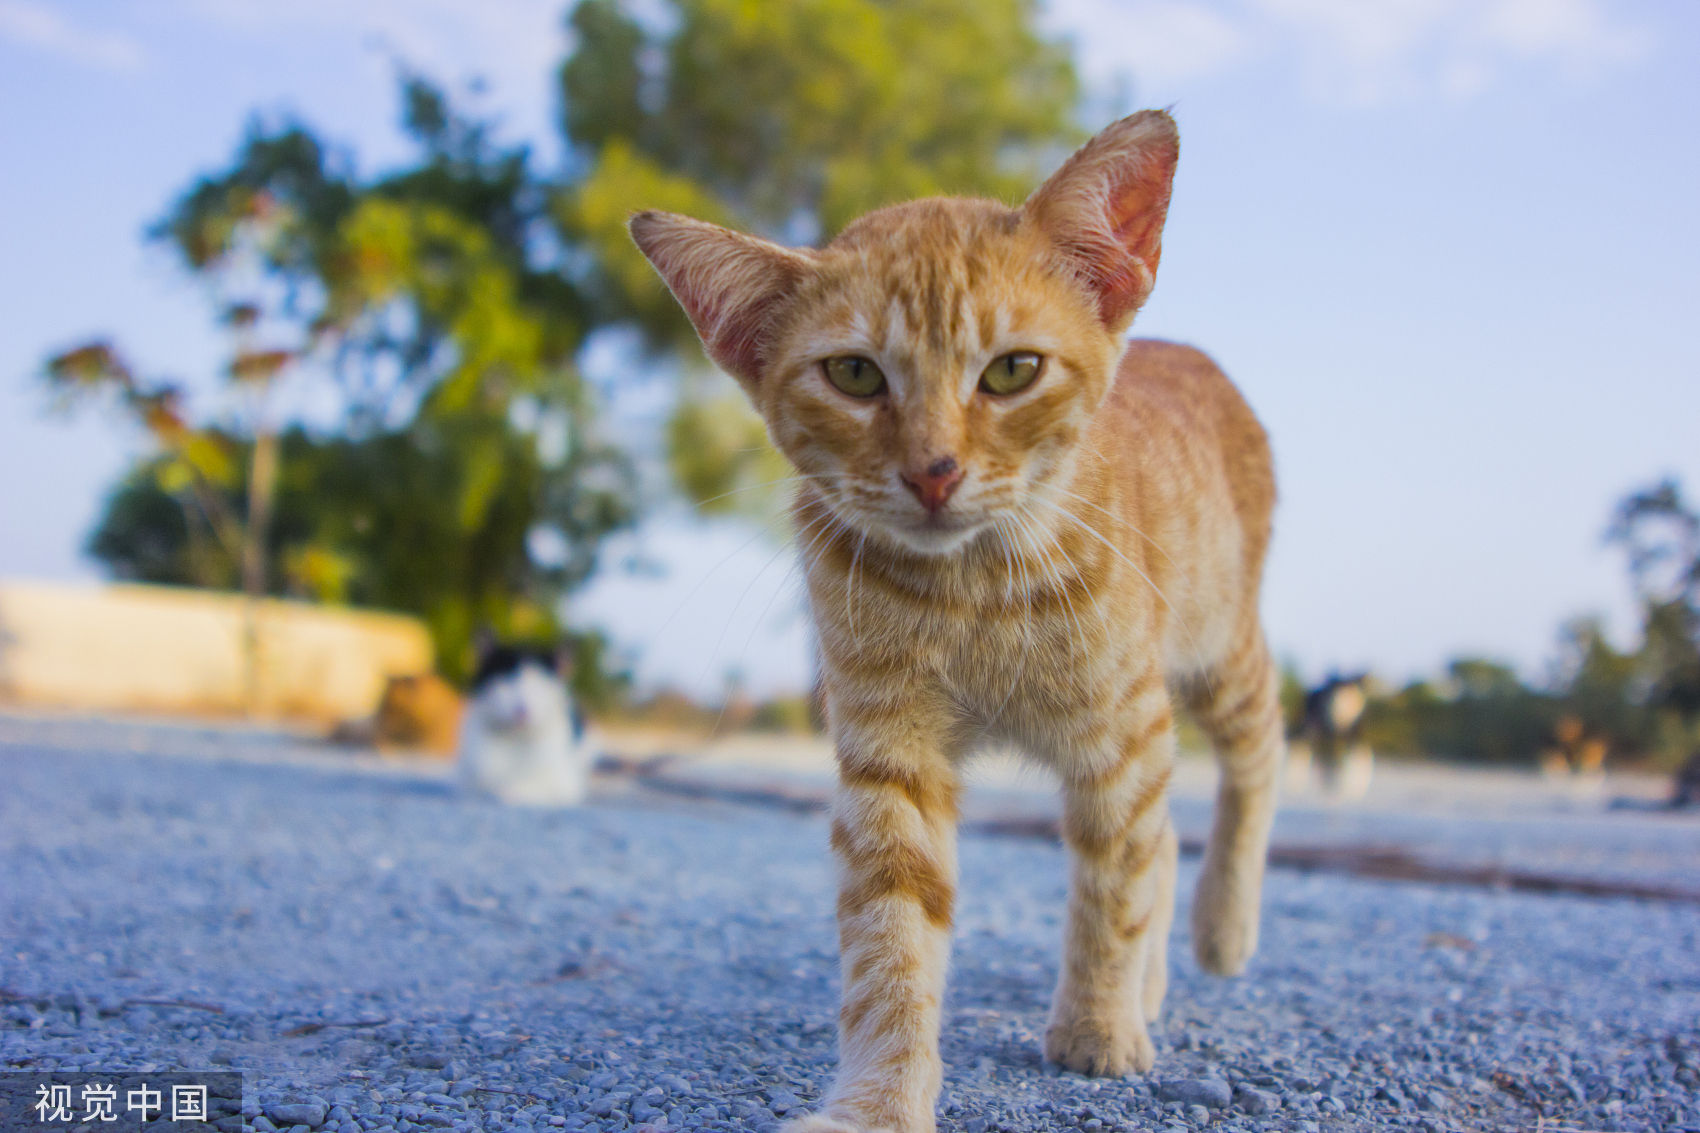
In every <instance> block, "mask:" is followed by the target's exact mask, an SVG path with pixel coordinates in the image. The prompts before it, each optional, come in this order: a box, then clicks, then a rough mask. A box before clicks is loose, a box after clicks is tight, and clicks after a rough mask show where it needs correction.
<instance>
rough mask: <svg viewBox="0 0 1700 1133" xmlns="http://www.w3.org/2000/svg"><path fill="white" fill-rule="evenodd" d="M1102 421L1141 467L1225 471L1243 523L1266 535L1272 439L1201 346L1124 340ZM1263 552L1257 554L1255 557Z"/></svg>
mask: <svg viewBox="0 0 1700 1133" xmlns="http://www.w3.org/2000/svg"><path fill="white" fill-rule="evenodd" d="M1103 417H1104V424H1105V426H1106V427H1108V428H1109V429H1111V430H1113V431H1115V432H1116V433H1118V434H1121V435H1122V436H1125V437H1128V438H1129V439H1133V438H1137V443H1135V444H1132V445H1130V446H1128V449H1127V450H1126V451H1130V452H1133V453H1138V454H1142V455H1144V456H1146V457H1147V459H1146V460H1145V461H1143V462H1142V467H1141V469H1140V471H1141V472H1142V473H1143V474H1144V475H1146V476H1148V477H1150V476H1161V475H1162V474H1163V472H1164V471H1166V470H1167V471H1171V472H1180V471H1181V470H1183V469H1185V470H1191V471H1193V472H1194V473H1195V474H1202V475H1214V474H1220V475H1223V476H1224V477H1225V479H1226V486H1227V488H1228V490H1229V492H1230V494H1231V495H1232V497H1233V504H1234V511H1235V512H1236V513H1237V514H1238V516H1239V518H1240V521H1241V524H1242V526H1244V527H1246V528H1248V529H1249V531H1248V533H1249V532H1250V531H1255V532H1259V533H1261V538H1259V539H1258V542H1259V543H1260V544H1261V543H1262V542H1264V541H1266V540H1267V538H1268V528H1269V515H1270V513H1271V512H1272V511H1273V510H1274V506H1275V471H1274V462H1273V458H1272V456H1271V454H1270V450H1269V437H1268V434H1267V433H1265V432H1264V430H1263V426H1262V425H1261V424H1260V423H1259V422H1258V420H1257V416H1256V414H1254V413H1253V412H1252V411H1251V406H1249V405H1248V404H1246V400H1245V398H1244V397H1243V396H1241V394H1240V391H1239V389H1238V388H1236V387H1235V385H1234V383H1233V382H1232V381H1231V380H1230V379H1229V378H1228V375H1227V374H1225V373H1223V372H1222V368H1221V367H1220V366H1218V365H1216V363H1215V362H1214V361H1213V360H1212V359H1211V358H1210V356H1209V355H1207V354H1205V353H1204V352H1203V351H1202V350H1199V349H1197V348H1196V347H1192V346H1185V345H1182V344H1181V343H1177V342H1165V341H1163V340H1161V339H1154V338H1136V339H1134V340H1133V341H1132V342H1130V343H1129V344H1128V348H1127V353H1126V354H1124V355H1123V356H1122V361H1121V365H1120V367H1119V368H1118V369H1117V371H1116V381H1115V385H1114V386H1113V387H1112V388H1111V391H1110V397H1109V400H1108V402H1107V404H1106V405H1105V406H1104V412H1103ZM1259 557H1261V555H1260V556H1259Z"/></svg>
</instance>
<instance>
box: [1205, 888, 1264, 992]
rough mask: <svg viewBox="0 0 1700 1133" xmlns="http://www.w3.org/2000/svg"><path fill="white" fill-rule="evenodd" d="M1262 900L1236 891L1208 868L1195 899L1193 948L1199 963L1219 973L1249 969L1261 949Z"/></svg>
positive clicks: (1236, 973)
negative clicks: (1259, 917) (1258, 945)
mask: <svg viewBox="0 0 1700 1133" xmlns="http://www.w3.org/2000/svg"><path fill="white" fill-rule="evenodd" d="M1257 920H1258V901H1257V898H1256V896H1255V895H1253V896H1251V897H1246V896H1245V895H1244V894H1240V893H1236V892H1235V889H1234V887H1233V886H1231V885H1227V884H1224V883H1222V882H1220V880H1219V879H1217V878H1216V876H1215V874H1214V872H1213V871H1210V870H1206V872H1205V874H1204V876H1203V877H1202V878H1200V879H1199V883H1198V895H1197V896H1196V897H1195V898H1194V899H1193V902H1192V951H1193V955H1194V956H1196V957H1197V958H1198V966H1199V967H1201V968H1203V969H1204V970H1205V971H1207V972H1211V973H1213V974H1215V975H1218V976H1237V975H1239V974H1240V973H1241V972H1243V971H1245V966H1246V964H1247V963H1248V962H1249V961H1250V960H1251V957H1252V953H1254V952H1256V951H1257Z"/></svg>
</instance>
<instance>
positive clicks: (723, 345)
mask: <svg viewBox="0 0 1700 1133" xmlns="http://www.w3.org/2000/svg"><path fill="white" fill-rule="evenodd" d="M629 227H630V230H631V234H632V240H633V241H635V242H636V243H637V246H638V248H639V249H640V250H641V251H642V252H643V254H644V255H645V256H647V257H648V258H649V262H650V263H652V264H654V265H655V270H656V271H658V272H660V273H661V278H662V279H664V280H666V282H667V288H668V290H670V291H672V292H673V297H674V298H675V299H677V300H678V301H679V305H680V306H681V307H683V308H684V309H685V314H686V315H688V316H690V320H691V325H692V326H694V327H695V328H696V332H697V337H698V338H700V339H702V344H703V347H704V348H705V349H706V350H707V351H708V356H709V357H710V358H712V359H714V362H715V364H716V365H718V366H719V367H720V368H721V369H723V370H725V371H726V372H727V373H729V374H731V375H732V376H733V377H735V378H737V379H738V380H739V381H740V382H742V383H744V385H745V386H746V387H748V388H751V389H753V388H754V387H755V386H756V385H758V384H759V383H760V381H761V376H762V371H763V369H764V368H765V366H766V364H767V362H768V348H769V346H770V345H771V343H770V341H769V340H770V338H771V335H772V332H773V330H774V323H775V320H776V317H777V315H778V314H779V311H780V309H781V308H782V307H783V306H784V303H785V300H786V299H787V298H788V297H789V296H790V295H791V294H793V293H794V291H795V289H796V286H797V283H798V281H799V280H801V279H802V277H803V273H804V272H805V271H806V270H807V269H808V262H809V261H808V258H807V257H806V256H805V255H804V254H803V253H801V252H796V251H793V250H792V249H790V248H782V247H780V246H779V245H778V244H770V243H768V242H767V241H766V240H759V239H757V238H756V237H754V236H746V235H744V234H743V233H741V232H733V231H732V230H731V229H729V228H722V227H720V226H719V225H718V224H708V223H706V222H705V221H701V220H692V219H691V218H690V217H688V216H679V215H677V214H675V213H670V212H640V213H638V214H637V215H636V216H634V217H632V219H631V221H630V223H629Z"/></svg>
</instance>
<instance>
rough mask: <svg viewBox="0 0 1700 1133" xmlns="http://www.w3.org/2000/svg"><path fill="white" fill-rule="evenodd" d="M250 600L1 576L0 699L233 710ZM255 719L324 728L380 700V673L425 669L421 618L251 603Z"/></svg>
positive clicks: (191, 711)
mask: <svg viewBox="0 0 1700 1133" xmlns="http://www.w3.org/2000/svg"><path fill="white" fill-rule="evenodd" d="M248 625H249V619H248V602H247V600H246V599H245V598H243V597H242V596H240V595H237V594H222V593H213V592H209V591H201V590H187V589H177V588H174V587H164V586H130V585H114V586H78V585H61V584H53V583H25V582H0V702H9V703H12V704H21V705H31V706H40V707H54V708H71V709H81V710H86V711H98V712H155V713H170V714H174V715H179V714H186V715H214V716H236V715H242V714H243V713H244V712H245V710H246V708H247V703H248V699H249V697H248V667H247V665H246V664H245V656H246V650H245V647H244V643H245V641H246V639H247V627H248ZM253 625H254V626H255V629H256V633H257V641H258V649H257V651H256V655H257V658H258V664H257V666H256V668H255V674H256V678H257V679H256V682H255V689H256V692H257V697H256V700H257V704H256V708H257V714H258V715H260V716H262V717H266V718H271V719H286V720H296V721H300V722H304V723H315V724H321V723H328V722H331V721H334V720H340V719H345V718H348V717H353V716H361V715H365V714H367V713H370V712H371V711H373V710H374V709H375V708H376V707H377V703H378V697H379V695H380V693H381V692H382V690H383V685H384V680H385V678H386V677H389V676H391V675H400V674H406V673H421V672H425V671H427V670H429V669H430V668H431V641H430V637H429V635H428V634H427V633H426V631H425V627H424V625H423V624H422V623H420V622H419V621H418V620H417V619H414V618H410V617H406V616H403V615H399V614H380V613H370V612H364V611H356V610H339V609H334V608H328V607H324V606H310V605H307V604H305V603H300V602H286V601H279V600H274V599H266V600H264V601H261V602H259V603H257V604H256V606H255V608H254V620H253Z"/></svg>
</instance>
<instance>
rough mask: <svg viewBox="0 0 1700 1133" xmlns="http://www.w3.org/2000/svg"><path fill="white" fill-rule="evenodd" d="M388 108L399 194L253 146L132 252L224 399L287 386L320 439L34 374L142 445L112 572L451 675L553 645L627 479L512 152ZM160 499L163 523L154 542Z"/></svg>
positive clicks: (303, 149) (281, 147)
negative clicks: (96, 401)
mask: <svg viewBox="0 0 1700 1133" xmlns="http://www.w3.org/2000/svg"><path fill="white" fill-rule="evenodd" d="M403 95H404V101H405V108H406V114H405V121H406V125H407V128H408V130H409V133H410V135H411V136H412V137H413V139H414V141H415V142H416V143H417V146H418V161H417V162H416V163H414V164H413V165H410V166H409V167H407V168H405V169H403V170H402V171H400V172H398V173H394V174H391V175H388V176H383V177H379V178H375V179H372V180H370V181H361V180H359V179H358V178H356V177H355V176H354V175H353V174H352V173H351V172H350V171H349V170H348V168H347V167H346V163H343V162H341V161H339V160H337V159H336V158H335V157H334V156H332V155H331V154H330V153H329V151H328V150H327V149H326V147H325V146H324V145H323V144H322V143H321V142H319V141H318V139H317V138H316V137H315V136H314V135H313V134H312V132H311V131H309V130H308V129H306V128H305V127H302V126H300V125H296V124H286V125H284V126H282V127H281V128H276V129H268V128H266V127H264V126H262V125H259V124H256V125H255V126H253V127H251V128H250V131H249V135H248V137H247V138H246V139H245V140H244V142H243V144H242V145H241V147H240V148H239V149H238V151H237V154H236V156H235V159H234V160H233V162H232V164H231V165H230V166H229V167H228V168H227V169H225V170H224V171H222V172H220V173H218V174H216V175H213V176H210V177H205V178H202V179H201V180H199V181H197V182H196V183H195V184H194V185H193V186H191V188H190V189H189V190H187V191H186V192H185V193H184V194H183V195H182V196H181V197H180V198H179V199H178V201H177V202H176V203H175V204H174V206H173V207H172V209H171V210H170V211H169V213H168V214H167V216H166V218H165V219H164V220H162V221H161V222H160V224H159V225H158V226H157V227H156V228H155V229H154V231H153V235H154V236H155V237H156V238H158V239H161V240H163V241H165V242H166V243H167V244H168V245H169V246H170V247H171V248H172V249H173V250H174V251H175V252H176V253H177V254H178V255H179V257H180V258H181V260H182V262H183V263H184V265H185V266H186V267H187V268H188V269H189V270H190V271H191V272H192V273H193V274H194V275H195V276H196V277H197V278H199V279H201V280H203V281H205V282H206V283H207V285H208V288H209V292H210V293H211V295H212V299H213V303H214V307H215V311H216V312H217V313H218V314H219V315H220V317H221V319H222V320H223V321H224V322H225V323H226V324H227V325H229V326H230V327H231V328H232V330H233V334H235V335H236V338H237V342H236V349H235V350H234V351H233V355H232V362H231V365H230V368H229V370H230V376H231V377H232V378H233V379H235V382H236V385H237V389H238V390H239V391H249V392H252V391H258V392H259V393H269V392H270V389H271V386H272V385H273V384H275V382H276V381H277V379H278V377H279V376H280V375H281V374H282V373H283V372H284V371H285V368H286V367H292V368H293V370H294V372H295V374H296V375H297V376H296V377H295V378H294V379H292V380H296V381H306V382H315V383H317V387H318V388H316V389H315V390H314V391H313V392H316V393H317V394H318V395H320V398H321V401H328V402H329V403H330V404H331V405H333V406H334V407H335V408H334V412H332V413H331V414H330V417H331V420H330V421H329V422H328V423H326V424H323V425H321V426H320V427H318V428H316V429H309V428H307V427H305V426H301V425H297V426H295V427H293V428H291V429H289V430H288V431H280V429H279V427H278V425H279V423H278V421H277V420H276V418H275V417H274V416H273V415H272V413H271V412H270V411H269V410H268V407H267V406H266V405H265V404H264V403H263V399H261V398H259V397H253V396H251V397H250V404H249V407H248V412H246V413H238V414H234V415H232V414H224V415H222V420H220V419H219V417H218V415H214V423H213V424H209V425H193V424H191V423H190V422H189V420H188V418H187V414H186V412H185V410H184V405H185V402H186V395H185V393H184V391H183V387H182V386H180V385H167V384H164V383H161V384H159V385H158V386H157V387H152V386H145V385H143V384H141V383H138V382H137V381H136V380H135V379H134V378H133V377H131V376H130V372H129V369H128V367H127V366H125V365H124V364H123V363H122V362H121V361H120V360H118V358H117V355H116V354H115V352H113V351H112V349H111V348H110V347H108V346H106V345H105V344H101V343H94V344H90V345H88V346H86V347H80V348H78V349H76V350H73V351H69V352H67V353H66V354H63V355H61V356H59V357H57V358H55V359H53V360H51V361H50V362H49V364H48V374H49V377H50V379H52V380H53V382H54V384H55V385H56V387H57V388H58V389H59V390H61V391H63V392H70V391H75V390H79V389H86V388H96V387H104V388H116V389H119V390H120V391H121V393H122V396H123V398H124V401H125V404H127V405H130V406H131V407H132V409H133V410H134V411H135V412H136V413H137V415H138V416H140V417H141V418H142V419H143V420H144V421H145V422H146V423H147V424H148V425H149V431H150V432H151V433H152V435H153V436H154V437H155V439H156V441H157V442H158V445H157V446H156V451H154V452H152V453H150V454H148V455H147V456H146V457H144V459H143V461H142V463H141V464H140V465H139V466H138V467H137V468H136V469H134V470H132V472H131V473H130V474H129V475H128V476H127V477H126V479H125V481H124V482H123V484H122V485H121V486H120V488H119V490H118V491H116V492H115V493H114V495H113V496H112V498H111V499H110V501H109V504H108V509H107V513H106V515H105V517H104V518H103V519H102V521H101V524H100V526H99V528H98V529H97V531H96V533H95V535H94V537H93V538H92V539H91V543H90V549H91V551H93V552H94V553H95V554H97V555H98V556H99V557H101V558H102V559H103V560H105V561H106V562H108V563H109V564H110V565H112V567H113V569H114V570H115V572H116V573H119V574H120V575H122V576H129V577H136V578H147V579H150V580H153V581H173V582H180V583H189V584H195V585H228V584H229V582H230V581H231V579H232V578H233V577H240V578H242V579H243V580H244V581H245V584H246V585H247V587H248V589H249V590H250V592H254V593H258V592H272V593H295V594H300V595H304V596H308V597H312V598H316V599H319V600H325V601H355V602H362V603H367V604H372V605H378V606H385V607H390V608H394V609H400V610H406V611H410V612H413V613H417V614H419V615H421V616H422V617H424V619H425V620H426V622H427V624H428V625H429V626H430V628H431V631H432V635H433V639H434V641H435V643H436V646H437V651H438V661H439V665H440V667H441V668H442V669H443V670H444V671H445V672H446V673H447V674H449V675H450V676H463V675H464V670H465V666H466V664H467V662H468V655H467V645H468V643H469V642H470V640H471V636H472V633H473V630H474V628H475V627H476V626H477V625H479V624H489V625H492V626H494V627H495V628H496V629H497V630H498V631H499V632H501V633H504V634H509V635H514V636H522V637H531V638H544V637H550V636H554V635H555V633H556V632H557V630H558V627H557V625H556V617H557V615H556V613H555V611H556V609H557V608H558V600H559V599H560V597H561V596H562V595H564V594H565V593H566V592H567V591H568V590H570V589H571V588H572V587H573V586H576V585H577V584H579V583H581V582H582V581H583V580H584V579H585V578H586V577H588V575H589V574H590V572H591V570H592V569H593V567H594V564H595V561H596V551H597V548H598V546H599V544H600V542H601V540H602V539H603V538H604V537H605V536H606V535H607V534H608V533H609V532H611V531H612V530H614V529H616V528H618V527H620V526H623V525H625V524H627V523H629V522H630V521H631V519H632V518H633V515H634V509H635V500H634V499H633V476H632V470H631V468H630V465H629V462H628V461H627V460H626V459H625V458H624V457H623V456H622V455H621V454H620V453H618V452H617V451H615V450H613V449H612V448H610V447H609V446H608V445H606V444H603V443H601V442H599V441H598V440H597V438H596V434H595V431H594V429H593V427H592V423H591V420H590V409H591V405H590V400H589V397H588V393H587V391H586V390H585V388H584V386H583V384H582V382H581V381H580V380H579V376H578V373H577V370H576V368H575V366H574V358H575V356H576V353H577V350H578V348H579V347H580V345H581V344H582V339H583V333H584V322H583V320H582V318H581V315H580V312H581V311H582V309H583V306H584V304H583V303H582V302H581V301H580V300H579V298H578V291H577V289H575V288H574V287H573V285H571V284H570V283H569V282H568V281H567V280H566V277H565V275H564V273H563V272H562V271H561V265H560V257H561V254H562V253H561V251H560V249H559V248H558V246H557V245H556V243H555V241H554V240H553V238H552V232H551V229H550V226H549V224H548V222H547V220H546V218H545V215H544V205H545V202H546V201H547V192H546V190H545V189H544V188H543V187H541V184H540V182H539V179H538V177H537V176H536V175H535V174H534V173H533V172H532V171H531V170H530V168H529V159H528V155H527V154H526V151H525V150H524V149H523V148H518V149H510V150H504V149H501V148H499V147H497V146H495V145H494V144H493V143H492V142H491V140H490V137H489V133H488V130H487V128H486V127H485V126H484V125H483V124H481V123H478V122H476V121H473V120H470V119H467V118H465V117H462V116H460V115H458V114H456V113H455V112H454V111H453V110H452V109H451V108H450V107H449V105H448V103H447V101H446V100H445V99H444V97H443V96H442V94H441V93H440V92H439V91H437V90H436V89H435V88H434V87H432V86H430V85H429V84H428V83H426V82H424V81H423V80H421V79H418V78H416V77H407V78H406V79H405V80H404V83H403ZM268 340H269V341H270V343H273V344H275V343H277V342H279V341H281V342H284V343H288V344H289V345H287V346H284V347H278V346H276V345H270V346H269V348H268V347H267V346H264V345H261V344H262V343H265V342H267V341H268ZM326 394H328V395H329V396H328V397H325V396H324V395H326ZM274 497H275V507H274ZM173 499H175V500H176V501H178V503H177V507H178V512H179V514H180V518H174V519H171V520H169V521H167V523H166V525H165V526H164V527H156V526H154V524H153V521H154V520H159V519H163V518H164V516H165V515H167V514H169V513H168V511H167V510H166V509H165V508H163V507H162V504H168V503H169V502H170V501H171V500H173ZM273 513H275V518H274V515H273ZM268 531H270V532H273V533H274V534H275V539H273V540H271V543H273V544H275V545H274V546H268V541H267V539H266V534H267V532H268ZM203 532H211V533H212V535H213V536H215V538H206V537H204V536H203V534H202V533H203ZM239 545H240V546H239ZM233 559H234V560H235V561H234V563H233V561H232V560H233ZM233 565H234V567H235V569H234V571H233V570H232V567H233ZM585 679H586V681H587V682H591V683H594V682H595V681H596V680H597V679H599V678H597V677H596V676H595V675H593V674H589V673H586V674H585Z"/></svg>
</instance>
